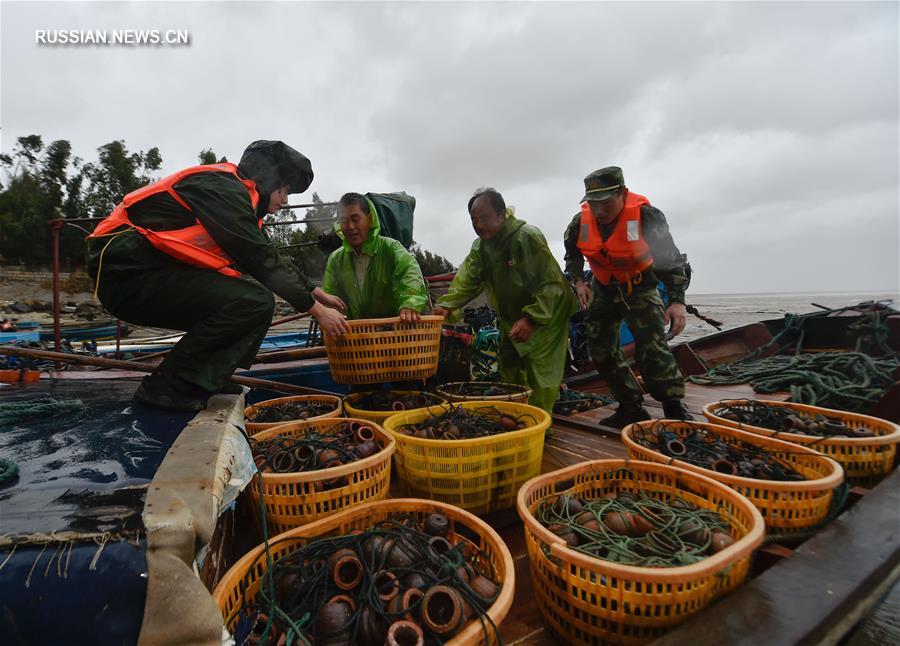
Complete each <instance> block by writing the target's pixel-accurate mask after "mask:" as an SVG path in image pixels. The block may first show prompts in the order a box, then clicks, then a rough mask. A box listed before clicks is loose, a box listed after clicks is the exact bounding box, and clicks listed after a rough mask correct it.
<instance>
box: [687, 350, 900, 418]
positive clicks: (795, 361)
mask: <svg viewBox="0 0 900 646" xmlns="http://www.w3.org/2000/svg"><path fill="white" fill-rule="evenodd" d="M898 366H900V359H898V357H897V355H891V356H885V357H880V358H877V359H876V358H874V357H870V356H869V355H867V354H865V353H862V352H820V353H815V354H799V355H793V356H788V355H775V356H773V357H767V358H765V359H757V360H755V361H749V362H747V361H740V362H737V363H731V364H726V365H723V366H718V367H716V368H714V369H712V370H710V371H709V372H708V373H707V374H705V375H694V376H692V377H689V379H690V380H691V381H693V382H694V383H697V384H706V385H723V384H746V383H749V384H750V385H751V386H752V387H753V390H754V391H756V392H758V393H773V392H776V391H779V390H787V391H790V393H791V396H790V398H789V400H788V401H792V402H796V403H800V404H809V405H811V406H824V407H826V408H837V409H841V410H847V411H853V412H865V411H867V410H868V409H869V408H871V407H872V406H873V405H874V404H875V403H876V402H877V401H878V400H879V399H881V397H882V395H883V394H884V393H885V392H886V391H887V389H888V388H890V387H891V386H893V385H894V378H893V376H892V372H893V371H894V370H896V368H897V367H898Z"/></svg>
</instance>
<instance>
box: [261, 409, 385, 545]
mask: <svg viewBox="0 0 900 646" xmlns="http://www.w3.org/2000/svg"><path fill="white" fill-rule="evenodd" d="M354 421H355V422H358V423H360V424H364V425H366V426H369V427H371V428H372V429H374V430H375V441H376V442H377V443H378V444H380V445H381V446H382V447H383V448H382V449H381V450H380V451H379V452H378V453H375V454H374V455H370V456H369V457H367V458H363V459H362V460H356V461H354V462H348V463H347V464H342V465H341V466H339V467H332V468H330V469H319V470H318V471H303V472H300V473H257V474H256V476H255V477H254V480H253V482H251V483H250V486H249V490H250V496H251V498H252V499H253V502H254V508H255V509H256V510H259V481H260V478H261V479H262V490H263V504H264V505H265V508H266V521H267V525H268V528H269V533H272V534H277V533H280V532H284V531H287V530H289V529H293V528H295V527H300V526H301V525H305V524H307V523H311V522H313V521H315V520H319V519H321V518H324V517H326V516H330V515H332V514H334V513H336V512H338V511H341V510H343V509H346V508H348V507H352V506H354V505H358V504H360V503H368V502H372V501H374V500H384V499H385V498H387V495H388V489H389V487H390V482H391V456H392V455H393V454H394V450H395V449H396V446H397V444H396V442H395V441H394V438H393V437H391V435H390V434H388V433H387V432H385V430H384V429H383V428H381V427H380V426H378V425H377V424H373V423H372V422H370V421H368V420H363V419H356V420H354V419H350V418H346V417H327V418H320V419H316V420H312V421H306V422H290V423H288V424H282V425H281V426H276V427H275V428H270V429H269V430H267V431H263V432H262V433H259V434H258V435H256V436H255V437H254V438H253V439H254V440H257V441H259V440H267V439H271V438H273V437H278V436H281V435H284V436H286V437H303V436H304V435H306V433H307V432H308V431H309V430H310V429H314V430H315V431H316V432H318V433H321V434H323V435H327V434H330V433H332V432H334V431H335V430H336V429H337V427H338V426H339V425H340V424H342V423H344V422H354ZM341 477H346V478H347V484H346V485H345V486H343V487H338V488H336V489H328V490H322V487H321V484H322V481H324V480H331V479H334V478H341Z"/></svg>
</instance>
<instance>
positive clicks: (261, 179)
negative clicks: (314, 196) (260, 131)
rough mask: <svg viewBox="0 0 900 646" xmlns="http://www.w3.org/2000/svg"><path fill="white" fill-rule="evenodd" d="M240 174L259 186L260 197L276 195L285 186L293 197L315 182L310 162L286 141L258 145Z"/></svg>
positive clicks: (250, 148) (246, 157)
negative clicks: (293, 194) (265, 194)
mask: <svg viewBox="0 0 900 646" xmlns="http://www.w3.org/2000/svg"><path fill="white" fill-rule="evenodd" d="M238 171H240V173H241V175H243V176H244V177H246V178H248V179H252V180H253V181H254V182H256V186H257V188H258V189H259V192H260V193H272V192H273V191H275V190H277V189H278V188H279V187H281V186H287V187H288V192H290V193H302V192H303V191H305V190H306V189H308V188H309V185H310V184H312V181H313V170H312V164H311V163H310V161H309V160H308V159H307V158H306V157H304V156H303V155H301V154H300V153H299V152H297V151H296V150H294V149H293V148H291V147H290V146H288V145H287V144H285V143H284V142H282V141H265V140H262V139H261V140H259V141H254V142H253V143H252V144H250V145H249V146H247V149H246V150H245V151H244V154H243V155H242V156H241V161H240V163H239V164H238Z"/></svg>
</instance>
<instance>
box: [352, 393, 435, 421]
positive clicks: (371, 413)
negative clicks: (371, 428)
mask: <svg viewBox="0 0 900 646" xmlns="http://www.w3.org/2000/svg"><path fill="white" fill-rule="evenodd" d="M393 392H395V393H397V394H398V395H425V396H426V397H427V399H428V400H429V401H431V405H434V406H440V405H441V404H446V403H447V400H446V399H445V398H444V397H441V396H439V395H434V394H432V393H425V392H419V391H417V390H395V391H393ZM366 395H371V393H353V394H351V395H347V396H346V397H344V413H345V414H346V415H347V416H348V417H358V418H360V419H368V420H371V421H373V422H375V423H376V424H384V422H385V420H387V418H388V417H391V416H392V415H396V414H397V413H398V412H404V413H409V412H412V411H416V410H424V409H423V408H410V409H408V410H405V411H396V410H366V409H364V408H358V404H357V402H359V400H360V399H362V398H363V397H365V396H366Z"/></svg>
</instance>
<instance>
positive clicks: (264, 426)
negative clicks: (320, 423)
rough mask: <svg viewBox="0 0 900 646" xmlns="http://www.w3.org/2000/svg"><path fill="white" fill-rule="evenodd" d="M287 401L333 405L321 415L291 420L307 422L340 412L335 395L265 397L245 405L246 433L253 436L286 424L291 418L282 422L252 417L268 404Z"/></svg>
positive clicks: (276, 404)
mask: <svg viewBox="0 0 900 646" xmlns="http://www.w3.org/2000/svg"><path fill="white" fill-rule="evenodd" d="M288 402H300V403H303V402H308V403H310V404H332V405H333V406H334V410H331V411H329V412H327V413H323V414H322V415H316V416H314V417H308V418H306V419H305V420H293V421H297V422H300V421H303V422H308V421H310V420H313V419H324V418H327V417H337V416H338V415H340V414H341V398H340V397H338V396H337V395H295V396H293V397H278V398H277V399H267V400H266V401H261V402H259V403H258V404H253V406H247V408H245V409H244V419H245V420H246V421H245V422H244V428H245V429H246V431H247V435H249V436H250V437H253V436H255V435H257V434H258V433H260V432H262V431H267V430H268V429H270V428H275V427H276V426H281V425H282V424H288V423H290V421H292V420H288V421H282V422H254V421H252V419H253V418H254V417H255V416H256V415H257V413H259V411H261V410H262V409H263V408H267V407H269V406H278V405H279V404H286V403H288Z"/></svg>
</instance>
